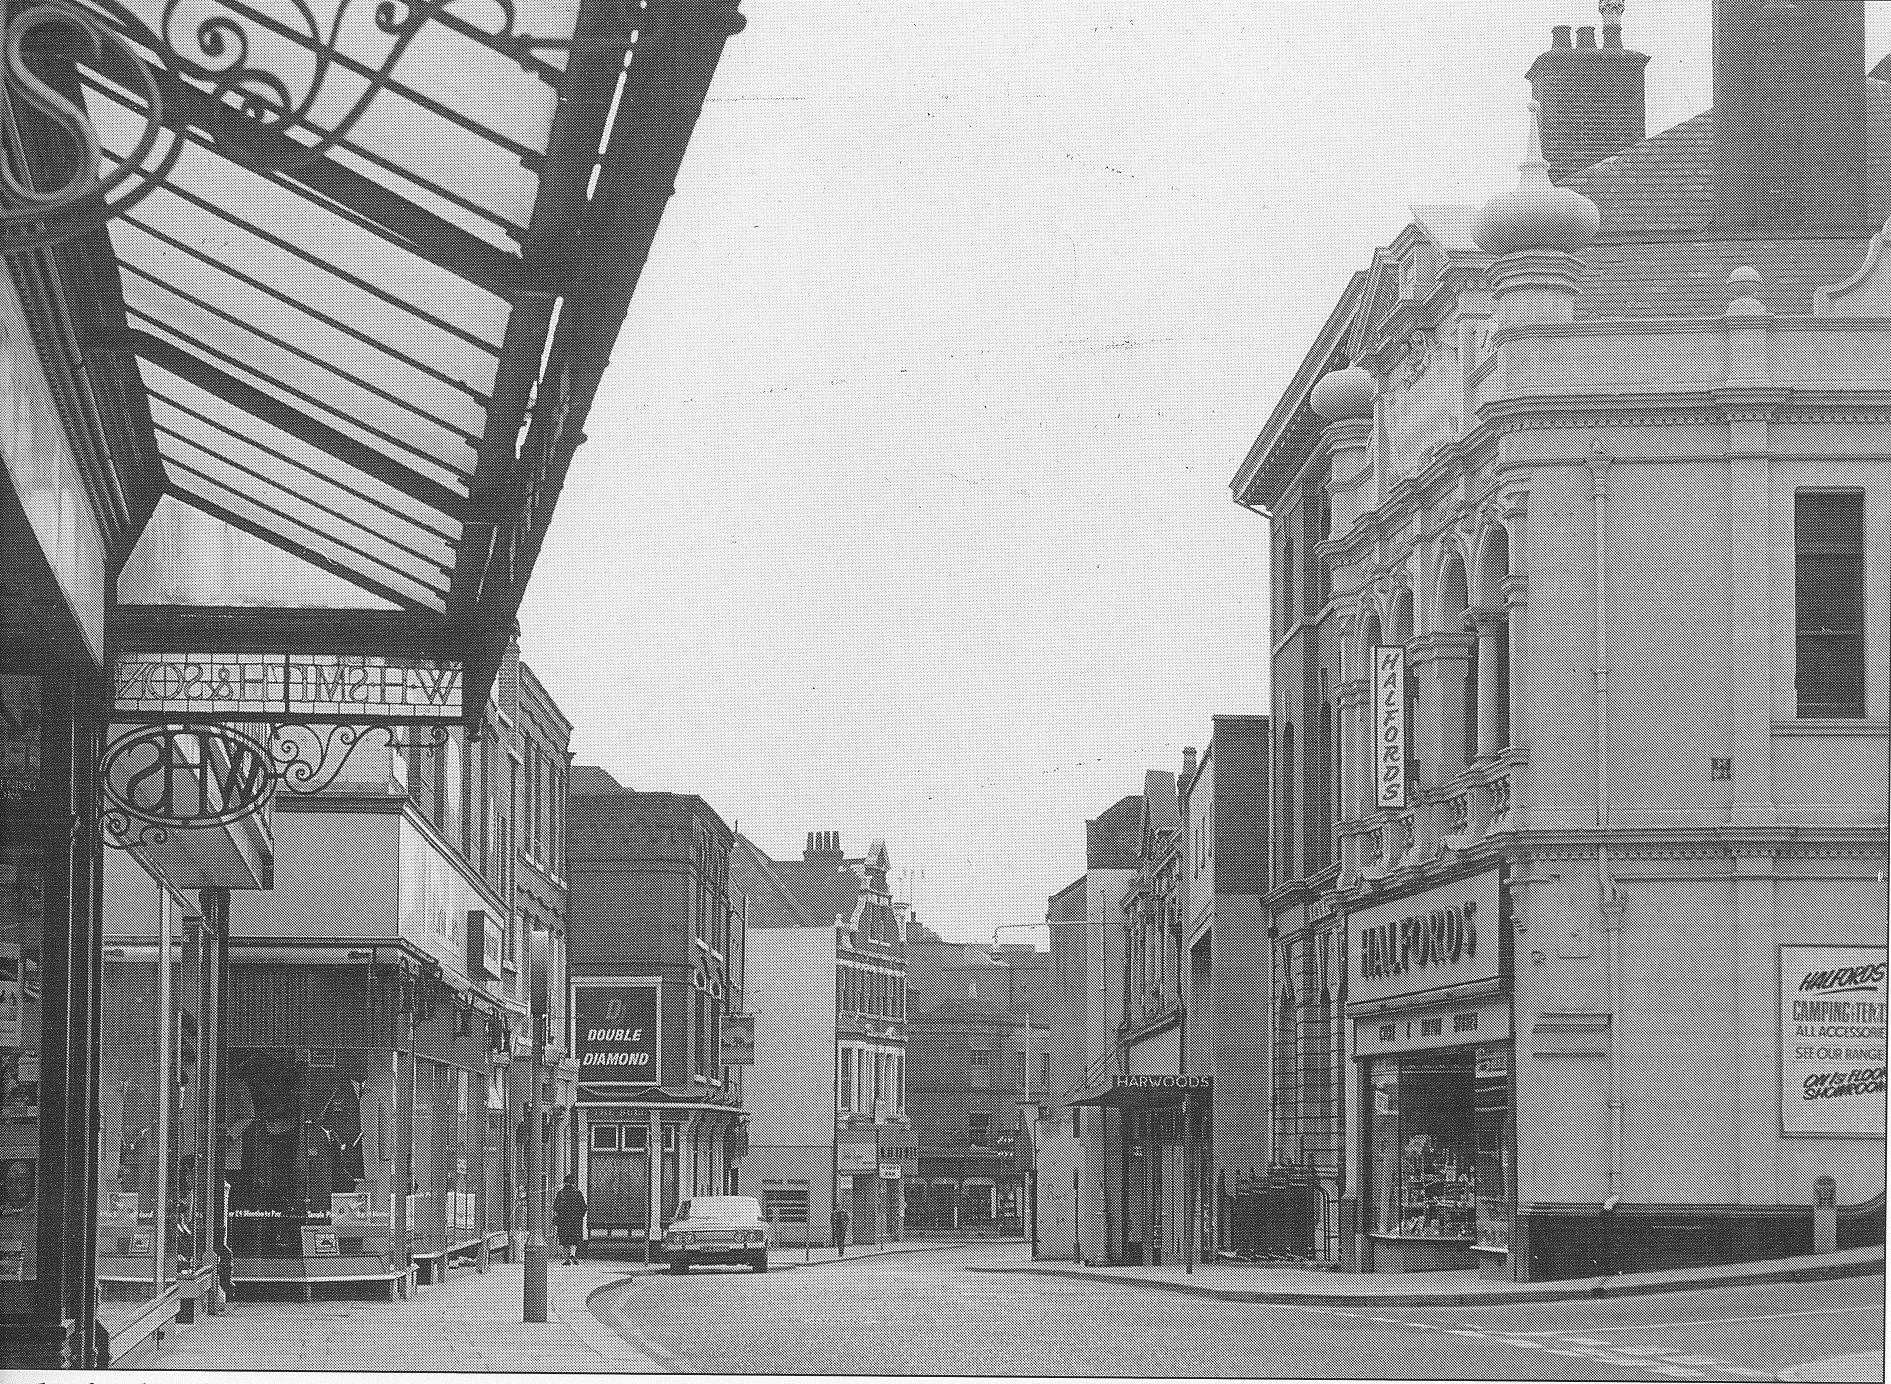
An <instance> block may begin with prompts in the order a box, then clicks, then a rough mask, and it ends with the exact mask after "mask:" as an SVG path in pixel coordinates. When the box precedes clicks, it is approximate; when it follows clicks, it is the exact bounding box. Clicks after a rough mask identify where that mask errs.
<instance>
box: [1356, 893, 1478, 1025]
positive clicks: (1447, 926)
mask: <svg viewBox="0 0 1891 1384" xmlns="http://www.w3.org/2000/svg"><path fill="white" fill-rule="evenodd" d="M1497 880H1498V872H1497V871H1496V870H1486V871H1485V872H1484V873H1483V874H1481V875H1476V876H1474V877H1472V878H1470V879H1465V880H1458V881H1455V882H1453V883H1451V884H1441V885H1439V886H1438V887H1437V888H1435V889H1428V890H1426V891H1425V892H1424V893H1422V894H1415V895H1413V896H1412V897H1410V898H1405V899H1399V900H1396V901H1394V902H1392V903H1382V904H1375V905H1373V906H1372V907H1371V908H1362V909H1360V910H1359V911H1358V912H1356V913H1354V914H1352V915H1350V917H1349V918H1348V919H1347V928H1348V931H1349V932H1350V934H1351V935H1350V938H1349V940H1348V943H1347V964H1348V965H1349V966H1350V967H1351V968H1352V975H1351V977H1350V978H1349V982H1348V985H1347V996H1346V998H1347V1001H1348V1003H1350V1004H1360V1003H1363V1002H1370V1001H1374V1000H1385V999H1392V998H1395V997H1397V996H1401V995H1415V994H1423V993H1425V992H1427V991H1431V990H1441V989H1444V988H1445V987H1447V986H1456V985H1464V984H1467V983H1470V982H1475V981H1483V980H1494V979H1496V977H1497V975H1498V973H1499V971H1498V946H1497V937H1498V934H1497Z"/></svg>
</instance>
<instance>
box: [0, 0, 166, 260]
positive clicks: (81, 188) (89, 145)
mask: <svg viewBox="0 0 1891 1384" xmlns="http://www.w3.org/2000/svg"><path fill="white" fill-rule="evenodd" d="M100 3H101V4H102V5H103V6H104V7H105V8H106V9H108V10H110V11H112V12H113V14H112V17H111V19H110V20H108V19H106V18H104V17H102V16H101V15H100V14H98V13H96V12H93V11H90V10H87V9H83V8H81V7H79V6H78V5H76V4H73V3H70V2H69V0H37V2H36V3H32V4H27V5H23V6H16V5H14V4H10V3H8V0H0V254H14V253H17V252H19V251H22V250H32V249H37V248H39V247H41V246H45V245H57V244H59V243H61V242H63V241H66V240H70V239H72V238H73V237H74V236H77V235H81V234H83V233H85V232H86V231H89V230H91V229H93V228H94V227H97V226H101V225H103V224H104V223H105V222H106V221H108V220H110V219H111V218H112V217H114V216H117V215H119V214H120V213H122V212H125V211H128V210H130V209H131V208H132V207H133V206H135V205H136V204H137V203H138V202H139V201H141V200H142V199H143V198H145V197H147V196H149V195H150V193H151V192H152V191H153V189H155V188H156V187H157V186H158V185H159V184H161V183H162V182H163V181H164V179H165V178H167V177H169V176H170V172H171V169H172V168H173V167H174V166H175V165H176V163H177V159H178V155H179V154H181V153H182V152H183V148H184V141H183V139H182V138H181V137H180V136H178V135H176V134H173V135H172V136H171V138H170V140H169V142H168V146H167V147H166V148H165V149H164V151H163V153H162V154H161V155H159V157H158V159H157V162H156V163H154V164H152V165H151V166H149V167H147V166H146V160H147V159H149V158H150V157H151V155H152V152H153V151H154V150H155V149H156V148H157V146H158V143H159V141H160V139H162V137H163V131H164V120H165V113H166V111H167V110H169V109H171V108H173V107H174V105H175V99H174V93H175V86H174V83H175V82H176V78H175V77H174V76H173V75H172V74H171V73H170V72H168V71H166V70H164V69H163V68H161V67H159V68H153V67H152V66H151V65H150V64H148V63H146V62H145V61H144V60H143V59H142V58H141V57H140V56H139V55H138V53H137V51H136V50H135V49H134V48H133V47H132V45H131V44H130V43H129V42H127V40H126V38H125V36H124V32H123V29H124V28H125V27H127V26H128V27H131V28H133V29H136V28H141V27H142V26H140V25H138V23H137V21H136V20H135V19H133V18H131V16H130V15H129V13H125V12H123V11H122V8H121V7H120V6H118V5H117V4H116V3H115V0H100ZM62 35H63V36H64V38H65V39H66V42H67V43H68V45H69V46H70V48H71V49H72V50H73V51H75V52H76V53H77V54H79V55H80V56H89V57H90V58H91V59H92V60H93V61H94V62H95V63H102V62H103V61H104V60H105V58H106V56H107V50H108V49H109V50H110V51H111V54H112V55H113V56H114V57H115V58H117V59H119V60H121V61H120V62H118V63H115V64H114V65H115V66H128V67H129V69H130V70H131V71H132V72H134V73H135V74H136V80H137V83H138V88H139V90H138V95H139V97H140V98H141V99H142V100H143V101H144V104H145V113H146V118H145V128H144V130H143V132H142V133H141V134H140V135H139V137H138V142H137V143H136V144H135V145H133V146H132V148H131V150H130V152H129V153H128V154H127V156H126V157H125V158H124V159H122V160H121V161H119V162H118V163H117V165H116V166H114V167H113V168H111V169H109V170H108V169H106V168H105V166H104V154H103V151H102V150H101V148H100V147H99V139H98V132H97V131H96V130H94V129H93V127H92V122H91V120H90V119H89V118H88V117H87V116H86V113H85V111H84V110H83V109H81V108H80V107H79V106H78V105H76V104H74V103H73V102H72V101H69V100H67V99H66V97H65V96H64V95H63V94H61V93H60V91H59V90H58V89H57V88H56V87H54V86H53V85H51V84H50V83H49V82H47V81H46V80H44V79H43V78H42V77H41V76H40V75H39V74H38V73H36V72H35V71H34V70H33V68H32V66H31V65H30V63H29V61H28V59H29V56H30V55H31V54H33V53H35V52H37V51H39V50H41V49H43V48H46V47H50V46H53V45H55V44H56V43H57V41H58V38H59V37H60V36H62ZM167 98H168V99H167ZM22 109H25V110H30V111H33V112H36V113H37V115H38V117H39V118H40V119H41V120H43V121H44V122H46V123H48V124H51V125H52V126H54V127H56V129H57V131H58V134H59V136H60V138H61V139H62V140H63V141H64V142H65V144H66V146H67V148H66V151H65V152H66V162H67V164H68V165H69V171H68V172H67V173H66V175H65V180H64V181H63V182H60V183H58V184H56V185H54V186H51V187H40V186H38V185H37V184H36V182H35V180H34V177H33V174H32V173H31V172H29V171H28V168H27V166H26V163H25V160H24V155H23V147H24V146H23V144H22V142H21V141H19V140H18V139H17V138H16V137H15V131H16V129H17V128H18V127H19V123H20V116H21V111H22ZM40 171H41V176H42V177H43V176H44V175H45V169H44V168H43V167H42V169H41V170H40Z"/></svg>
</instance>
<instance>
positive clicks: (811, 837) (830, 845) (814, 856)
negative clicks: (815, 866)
mask: <svg viewBox="0 0 1891 1384" xmlns="http://www.w3.org/2000/svg"><path fill="white" fill-rule="evenodd" d="M801 858H802V859H803V860H836V861H837V860H839V859H840V858H841V855H840V833H839V832H838V831H811V832H809V833H808V845H807V849H806V850H804V851H802V852H801Z"/></svg>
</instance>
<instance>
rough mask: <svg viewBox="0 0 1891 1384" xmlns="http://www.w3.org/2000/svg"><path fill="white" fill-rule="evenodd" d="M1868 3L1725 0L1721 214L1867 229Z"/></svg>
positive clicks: (1720, 50)
mask: <svg viewBox="0 0 1891 1384" xmlns="http://www.w3.org/2000/svg"><path fill="white" fill-rule="evenodd" d="M1866 158H1867V154H1866V134H1865V7H1864V3H1863V0H1798V3H1790V2H1789V0H1714V221H1715V224H1716V226H1717V228H1718V229H1719V230H1721V231H1722V232H1723V233H1725V234H1730V235H1741V234H1748V235H1758V236H1763V237H1772V236H1779V237H1796V236H1805V237H1815V236H1844V237H1849V236H1863V235H1869V234H1870V233H1871V231H1872V229H1873V227H1872V224H1871V219H1870V216H1869V215H1868V212H1867V200H1866V199H1867V190H1866Z"/></svg>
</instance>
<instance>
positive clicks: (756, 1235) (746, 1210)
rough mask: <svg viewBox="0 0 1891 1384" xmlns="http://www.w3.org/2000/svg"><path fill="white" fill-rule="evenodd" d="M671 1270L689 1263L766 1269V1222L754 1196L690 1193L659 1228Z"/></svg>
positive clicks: (679, 1269) (679, 1270)
mask: <svg viewBox="0 0 1891 1384" xmlns="http://www.w3.org/2000/svg"><path fill="white" fill-rule="evenodd" d="M663 1253H664V1256H665V1257H666V1258H667V1259H668V1260H669V1261H670V1272H671V1273H688V1272H689V1266H690V1265H691V1264H747V1265H748V1266H749V1267H750V1268H751V1269H754V1270H755V1272H756V1273H767V1272H768V1222H767V1221H765V1220H763V1219H762V1204H761V1203H760V1202H758V1201H757V1200H755V1198H754V1197H691V1198H690V1199H689V1200H688V1201H686V1202H684V1203H682V1204H681V1205H680V1206H678V1207H677V1208H676V1215H675V1216H674V1217H673V1218H672V1219H671V1221H670V1224H669V1227H668V1229H666V1230H665V1231H664V1232H663Z"/></svg>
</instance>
